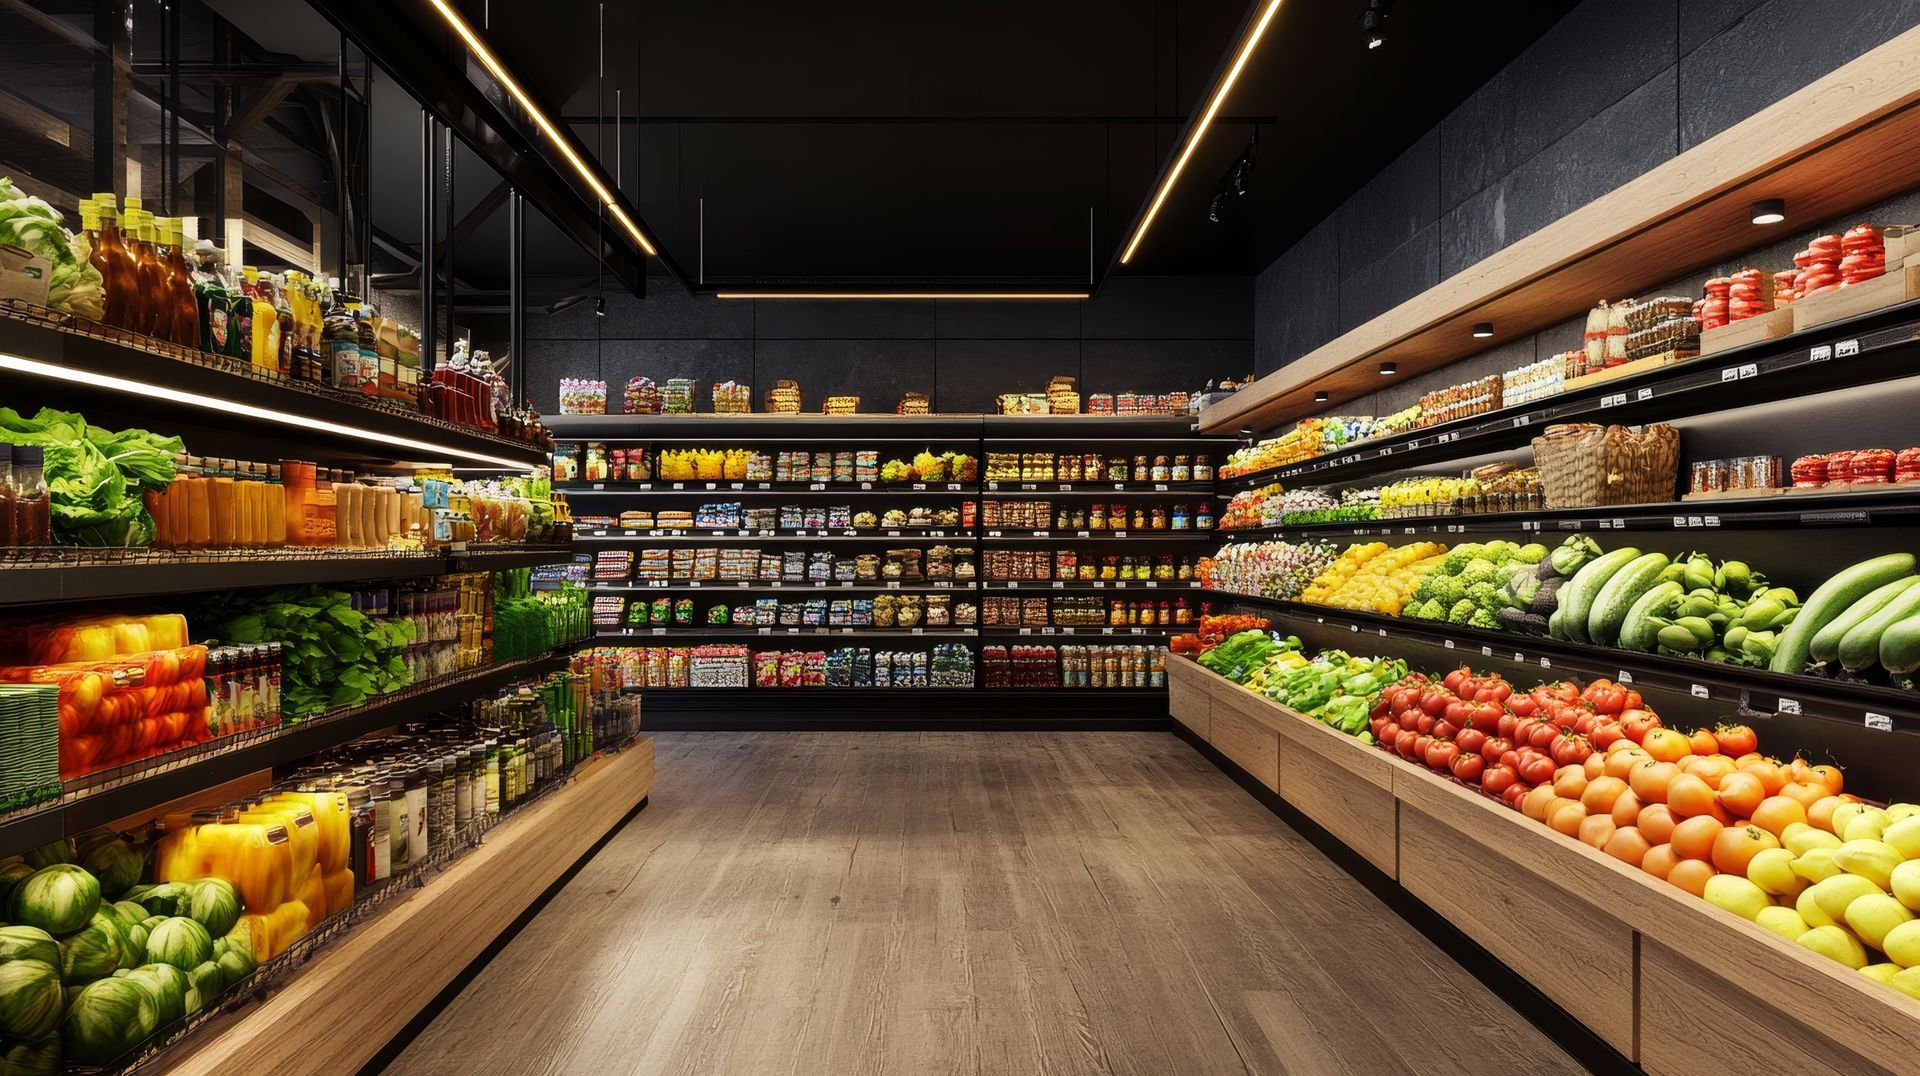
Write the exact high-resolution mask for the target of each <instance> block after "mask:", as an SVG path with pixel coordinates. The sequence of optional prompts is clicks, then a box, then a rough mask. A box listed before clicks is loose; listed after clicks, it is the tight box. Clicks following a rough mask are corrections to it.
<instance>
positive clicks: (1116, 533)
mask: <svg viewBox="0 0 1920 1076" xmlns="http://www.w3.org/2000/svg"><path fill="white" fill-rule="evenodd" d="M1113 536H1114V537H1115V538H1125V537H1126V536H1127V532H1126V531H1114V532H1113Z"/></svg>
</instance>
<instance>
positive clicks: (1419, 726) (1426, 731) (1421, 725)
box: [1413, 710, 1438, 736]
mask: <svg viewBox="0 0 1920 1076" xmlns="http://www.w3.org/2000/svg"><path fill="white" fill-rule="evenodd" d="M1436 724H1438V722H1437V721H1436V720H1435V719H1434V716H1433V715H1432V714H1430V713H1427V712H1426V711H1425V710H1422V711H1420V716H1418V717H1416V718H1414V719H1413V727H1414V729H1415V730H1416V731H1418V732H1419V733H1420V735H1422V736H1430V735H1432V734H1433V727H1434V725H1436Z"/></svg>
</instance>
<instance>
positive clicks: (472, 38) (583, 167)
mask: <svg viewBox="0 0 1920 1076" xmlns="http://www.w3.org/2000/svg"><path fill="white" fill-rule="evenodd" d="M432 3H433V7H434V10H436V11H438V12H440V16H441V17H442V18H444V19H446V20H447V25H449V26H451V27H453V32H454V33H456V34H459V35H460V40H462V41H464V42H466V44H467V48H468V49H470V50H472V52H473V54H474V55H475V56H476V57H478V58H479V60H480V63H481V66H483V67H485V68H486V69H487V73H488V74H490V75H492V76H493V77H494V78H495V79H496V80H497V81H498V82H499V83H500V86H501V88H503V89H505V90H506V91H507V93H509V94H511V95H512V97H513V99H514V100H515V101H517V102H519V104H520V107H521V108H524V109H526V110H527V115H529V116H532V117H533V122H534V124H535V125H536V126H538V127H539V128H540V130H541V131H542V132H544V133H545V134H546V136H547V139H548V140H549V141H551V142H552V143H553V144H554V146H555V147H556V148H557V149H559V150H560V155H561V156H563V157H565V158H566V159H567V163H568V164H571V165H573V170H574V171H575V172H578V173H579V174H580V178H581V179H583V180H585V181H586V184H587V186H588V187H591V188H592V189H593V193H594V197H596V198H599V199H600V201H601V203H602V204H604V205H605V206H606V207H607V212H608V213H611V214H612V215H613V219H615V220H617V221H619V222H620V226H621V227H623V228H625V229H626V230H627V234H628V235H631V236H633V241H634V242H636V243H638V244H640V249H641V250H644V251H646V252H647V253H648V254H651V255H658V254H659V251H657V250H655V249H654V247H653V244H652V243H650V242H648V241H647V237H646V235H645V233H643V232H641V231H640V226H639V225H638V224H635V223H634V221H633V218H632V217H629V216H628V215H627V211H626V210H625V209H623V208H621V206H620V203H619V202H618V201H617V200H616V199H615V198H614V196H613V192H611V191H609V190H608V189H607V185H606V184H605V183H603V182H601V180H600V174H599V173H598V172H597V171H596V170H594V169H593V168H591V167H589V166H588V164H587V162H586V161H584V160H582V159H581V157H580V155H579V154H578V153H575V152H574V150H573V145H572V144H571V143H570V142H569V141H568V140H567V139H566V138H565V137H564V136H563V135H562V134H561V133H560V129H559V128H557V127H555V126H554V125H553V121H551V120H549V119H547V114H546V113H545V112H542V111H540V108H539V106H538V105H535V104H534V103H533V98H531V97H529V96H527V94H526V91H524V90H522V89H521V88H520V84H519V83H517V82H515V81H514V80H513V76H512V75H510V74H508V73H507V69H506V66H505V65H504V64H502V63H501V62H500V61H499V59H498V58H496V57H495V56H494V55H493V52H492V51H491V50H489V49H488V48H487V46H486V43H485V42H483V41H481V40H480V35H479V34H476V33H474V32H473V28H472V27H470V26H468V25H467V23H466V20H465V19H462V18H461V17H460V13H459V12H457V11H455V10H453V8H452V7H451V6H450V5H449V4H448V3H447V2H446V0H432Z"/></svg>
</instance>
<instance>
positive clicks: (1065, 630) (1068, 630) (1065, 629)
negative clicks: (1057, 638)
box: [1060, 628, 1073, 635]
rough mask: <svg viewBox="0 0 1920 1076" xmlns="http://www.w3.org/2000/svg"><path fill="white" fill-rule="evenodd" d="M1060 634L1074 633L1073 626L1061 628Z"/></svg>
mask: <svg viewBox="0 0 1920 1076" xmlns="http://www.w3.org/2000/svg"><path fill="white" fill-rule="evenodd" d="M1060 634H1062V635H1072V634H1073V629H1072V628H1061V629H1060Z"/></svg>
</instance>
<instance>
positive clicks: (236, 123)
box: [225, 77, 298, 145]
mask: <svg viewBox="0 0 1920 1076" xmlns="http://www.w3.org/2000/svg"><path fill="white" fill-rule="evenodd" d="M297 84H298V83H296V82H295V80H293V79H291V78H286V77H281V78H276V79H274V80H273V81H272V82H269V83H267V84H266V85H265V86H262V87H260V88H259V89H258V90H255V91H254V93H253V96H251V97H249V98H247V99H246V100H245V101H244V102H242V103H241V104H239V105H238V106H237V107H235V108H234V110H233V118H232V119H230V120H228V121H227V128H226V132H225V134H226V142H227V144H228V145H233V144H234V143H235V142H238V141H240V140H241V139H243V138H245V137H246V135H247V132H248V131H251V130H253V129H254V128H255V127H256V126H258V125H259V124H260V122H261V121H263V120H265V119H266V118H267V117H268V116H271V115H273V110H274V109H276V108H279V107H280V105H281V102H283V101H285V100H286V99H287V95H288V94H290V93H292V92H293V88H294V86H296V85H297Z"/></svg>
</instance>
